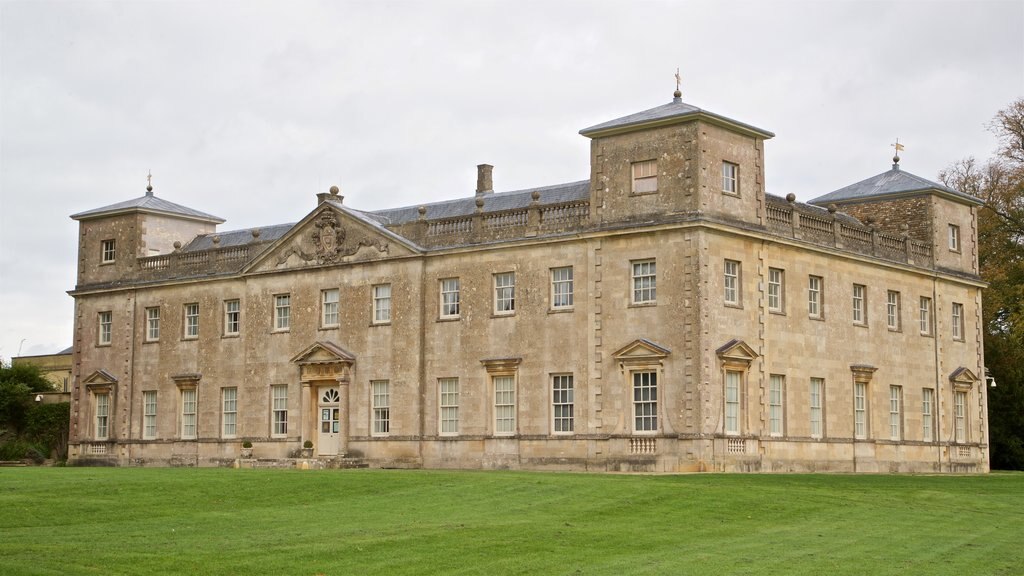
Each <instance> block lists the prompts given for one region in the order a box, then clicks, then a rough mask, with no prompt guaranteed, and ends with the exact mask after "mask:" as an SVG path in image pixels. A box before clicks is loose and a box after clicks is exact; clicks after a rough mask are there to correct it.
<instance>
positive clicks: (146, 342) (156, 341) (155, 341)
mask: <svg viewBox="0 0 1024 576" xmlns="http://www.w3.org/2000/svg"><path fill="white" fill-rule="evenodd" d="M142 343H143V344H159V343H160V340H143V341H142Z"/></svg>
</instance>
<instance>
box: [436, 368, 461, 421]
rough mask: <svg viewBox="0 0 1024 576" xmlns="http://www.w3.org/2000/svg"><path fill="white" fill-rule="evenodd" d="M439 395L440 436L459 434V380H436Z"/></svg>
mask: <svg viewBox="0 0 1024 576" xmlns="http://www.w3.org/2000/svg"><path fill="white" fill-rule="evenodd" d="M437 384H438V388H439V389H440V393H441V403H440V405H441V434H458V433H459V379H458V378H441V379H440V380H438V383H437Z"/></svg>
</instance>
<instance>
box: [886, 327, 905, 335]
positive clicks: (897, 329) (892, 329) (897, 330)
mask: <svg viewBox="0 0 1024 576" xmlns="http://www.w3.org/2000/svg"><path fill="white" fill-rule="evenodd" d="M887 328H888V329H889V332H895V333H897V334H899V333H900V332H903V330H901V329H899V328H893V327H892V326H887Z"/></svg>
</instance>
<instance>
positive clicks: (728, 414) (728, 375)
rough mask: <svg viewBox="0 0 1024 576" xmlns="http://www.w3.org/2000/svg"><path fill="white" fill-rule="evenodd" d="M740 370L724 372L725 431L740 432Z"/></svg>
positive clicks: (728, 432) (729, 432)
mask: <svg viewBox="0 0 1024 576" xmlns="http://www.w3.org/2000/svg"><path fill="white" fill-rule="evenodd" d="M742 378H743V374H742V373H741V372H737V371H735V370H727V371H726V372H725V433H726V434H739V433H740V381H741V380H742Z"/></svg>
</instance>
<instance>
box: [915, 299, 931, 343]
mask: <svg viewBox="0 0 1024 576" xmlns="http://www.w3.org/2000/svg"><path fill="white" fill-rule="evenodd" d="M918 323H919V324H920V325H921V335H922V336H931V334H932V299H931V298H928V297H927V296H921V304H920V307H919V308H918Z"/></svg>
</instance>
